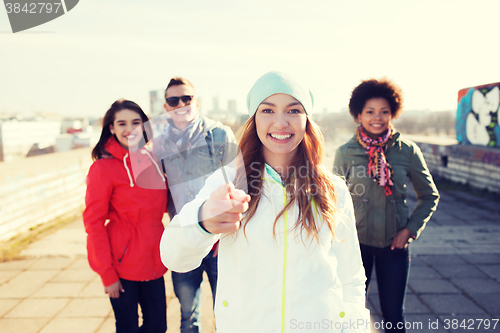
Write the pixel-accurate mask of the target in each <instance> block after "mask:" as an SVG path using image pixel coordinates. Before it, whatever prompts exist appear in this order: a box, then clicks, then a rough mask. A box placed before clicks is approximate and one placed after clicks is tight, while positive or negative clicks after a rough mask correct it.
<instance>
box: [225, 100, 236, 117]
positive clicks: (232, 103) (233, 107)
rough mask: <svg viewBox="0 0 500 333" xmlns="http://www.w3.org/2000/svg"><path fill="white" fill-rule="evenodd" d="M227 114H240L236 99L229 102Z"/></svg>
mask: <svg viewBox="0 0 500 333" xmlns="http://www.w3.org/2000/svg"><path fill="white" fill-rule="evenodd" d="M227 112H228V113H230V114H235V113H236V112H238V111H237V110H236V100H235V99H230V100H228V101H227Z"/></svg>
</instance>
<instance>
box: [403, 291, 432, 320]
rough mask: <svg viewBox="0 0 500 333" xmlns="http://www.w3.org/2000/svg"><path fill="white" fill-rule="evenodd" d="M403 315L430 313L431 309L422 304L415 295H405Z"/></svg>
mask: <svg viewBox="0 0 500 333" xmlns="http://www.w3.org/2000/svg"><path fill="white" fill-rule="evenodd" d="M405 313H406V314H407V315H409V314H424V313H431V309H429V308H428V307H427V305H425V304H424V303H422V301H421V300H420V299H419V297H418V296H417V295H413V294H407V295H406V297H405Z"/></svg>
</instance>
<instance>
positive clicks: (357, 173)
mask: <svg viewBox="0 0 500 333" xmlns="http://www.w3.org/2000/svg"><path fill="white" fill-rule="evenodd" d="M385 156H386V159H387V161H388V162H389V164H390V165H391V166H392V169H393V171H394V174H393V177H394V186H393V187H392V194H391V195H389V196H387V197H386V195H385V192H384V187H383V186H379V185H378V184H377V183H376V182H375V180H374V179H373V178H371V177H370V176H368V174H367V169H368V154H367V153H366V152H365V151H364V150H363V147H361V145H360V144H359V143H358V142H357V141H356V137H353V138H352V139H351V140H349V141H348V142H347V143H346V144H344V145H343V146H341V147H339V148H338V149H337V152H336V154H335V161H334V163H333V172H334V173H337V174H339V175H340V176H343V177H345V179H346V182H347V184H348V187H349V191H350V192H351V196H352V200H353V204H354V212H355V215H356V228H357V229H358V238H359V242H360V243H361V244H364V245H369V246H374V247H380V248H382V247H387V246H389V245H391V243H392V240H393V238H394V236H395V235H396V233H397V232H398V231H399V230H401V229H403V228H407V229H408V230H409V231H410V232H411V234H412V237H413V238H414V239H416V238H417V237H418V236H419V235H420V233H421V232H422V230H423V229H424V227H425V224H426V223H427V221H429V219H430V218H431V215H432V213H433V212H434V211H435V210H436V207H437V204H438V201H439V193H438V190H437V188H436V185H435V184H434V181H433V180H432V176H431V174H430V172H429V169H428V168H427V165H426V163H425V160H424V157H423V155H422V152H421V151H420V148H419V147H418V146H417V145H416V144H415V143H414V142H412V141H410V140H407V139H405V138H402V137H401V135H400V133H398V132H396V133H395V134H394V135H393V137H392V139H391V140H390V141H389V142H388V143H387V146H386V151H385ZM408 178H409V179H410V181H411V182H412V184H413V188H414V190H415V193H416V195H417V200H418V201H417V206H416V207H415V209H414V210H413V212H412V213H411V215H410V216H409V217H408V213H409V212H408V205H407V204H406V181H407V179H408ZM410 240H411V239H410Z"/></svg>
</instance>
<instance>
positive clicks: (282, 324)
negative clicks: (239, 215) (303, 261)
mask: <svg viewBox="0 0 500 333" xmlns="http://www.w3.org/2000/svg"><path fill="white" fill-rule="evenodd" d="M262 179H263V180H270V181H272V182H274V183H276V184H279V185H280V186H281V187H282V188H283V207H285V206H286V201H287V195H286V188H285V187H283V185H281V184H280V183H278V182H277V181H275V180H274V179H272V178H271V179H267V178H262ZM271 196H272V193H271ZM283 220H284V224H283V228H284V236H283V237H284V242H285V244H284V246H283V282H282V283H283V286H282V288H281V333H285V304H286V261H287V247H288V210H285V213H284V214H283Z"/></svg>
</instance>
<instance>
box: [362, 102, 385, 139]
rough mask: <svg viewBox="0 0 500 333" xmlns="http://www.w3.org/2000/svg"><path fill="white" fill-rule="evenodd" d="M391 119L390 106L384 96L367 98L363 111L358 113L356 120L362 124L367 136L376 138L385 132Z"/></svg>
mask: <svg viewBox="0 0 500 333" xmlns="http://www.w3.org/2000/svg"><path fill="white" fill-rule="evenodd" d="M391 120H392V113H391V107H390V106H389V102H387V100H386V99H385V98H371V99H369V100H367V101H366V103H365V106H364V107H363V111H361V113H360V114H359V115H358V122H359V123H360V124H361V125H363V127H364V128H365V130H366V132H367V134H368V136H369V137H370V138H372V139H378V138H379V137H380V136H382V135H383V134H385V132H386V131H387V129H388V128H389V125H390V124H391Z"/></svg>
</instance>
